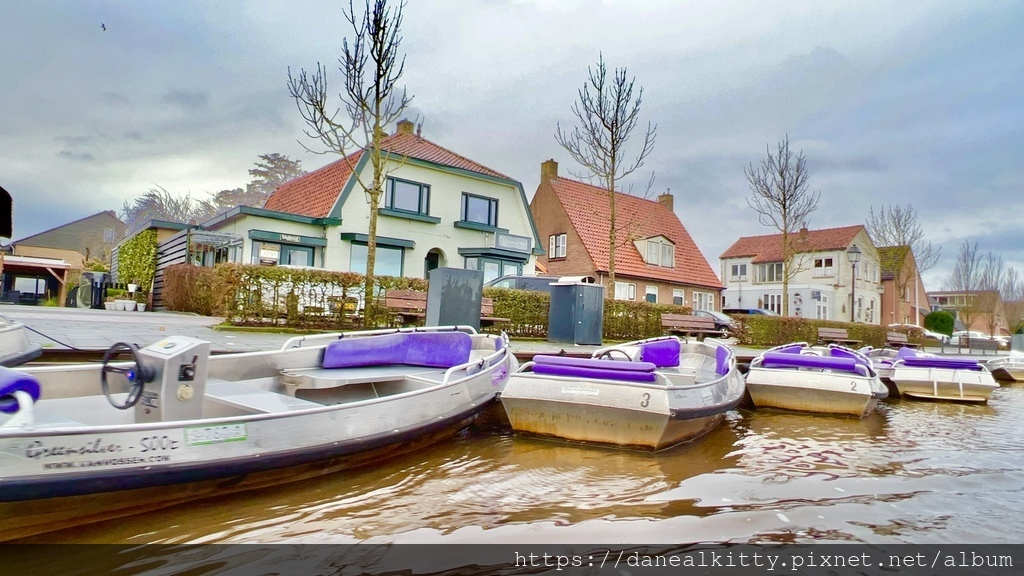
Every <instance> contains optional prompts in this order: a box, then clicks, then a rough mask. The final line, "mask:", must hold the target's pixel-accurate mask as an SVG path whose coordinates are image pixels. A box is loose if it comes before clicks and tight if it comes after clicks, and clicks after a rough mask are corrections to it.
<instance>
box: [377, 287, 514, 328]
mask: <svg viewBox="0 0 1024 576" xmlns="http://www.w3.org/2000/svg"><path fill="white" fill-rule="evenodd" d="M384 306H386V307H387V308H389V309H390V310H391V312H392V313H393V314H395V316H397V317H399V318H400V319H401V322H402V324H403V325H404V324H411V323H415V322H417V321H419V319H421V318H426V317H427V293H426V292H421V291H419V290H388V291H387V292H385V293H384ZM498 322H509V319H508V318H496V317H495V316H494V300H493V299H492V298H481V299H480V325H481V326H490V325H492V324H495V323H498Z"/></svg>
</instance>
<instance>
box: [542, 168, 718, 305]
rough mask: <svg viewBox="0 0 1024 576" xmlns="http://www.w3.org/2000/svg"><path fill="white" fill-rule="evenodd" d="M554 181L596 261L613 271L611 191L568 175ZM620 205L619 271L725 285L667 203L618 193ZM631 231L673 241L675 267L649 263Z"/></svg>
mask: <svg viewBox="0 0 1024 576" xmlns="http://www.w3.org/2000/svg"><path fill="white" fill-rule="evenodd" d="M550 183H551V187H552V189H553V190H554V192H555V196H556V197H557V198H558V201H559V202H560V203H561V204H562V207H563V208H564V209H565V212H566V214H568V216H569V220H570V222H572V226H573V228H575V229H576V232H577V233H578V234H579V235H580V238H581V239H582V240H583V244H584V246H585V247H586V249H587V253H589V254H590V258H591V260H593V262H594V265H595V266H596V267H597V269H598V270H601V271H607V270H608V236H609V233H610V232H611V218H610V215H611V211H610V209H609V206H608V195H607V192H606V191H605V190H604V189H602V188H598V187H596V186H591V185H590V184H585V183H583V182H577V181H576V180H569V179H568V178H552V179H551V180H550ZM615 208H616V212H617V218H616V225H617V226H618V228H619V239H620V241H621V244H620V246H619V247H618V248H617V249H616V250H615V273H616V274H622V275H624V276H633V277H638V278H650V279H652V280H663V281H666V282H676V283H679V284H690V285H695V286H706V287H709V288H718V289H720V288H722V283H721V281H719V279H718V276H716V275H715V273H714V272H713V271H712V270H711V266H710V265H709V264H708V261H707V259H705V258H704V255H703V254H701V253H700V250H699V249H698V248H697V244H695V243H694V241H693V238H691V237H690V234H689V233H688V232H687V231H686V228H684V227H683V223H682V222H680V221H679V217H678V216H676V215H675V213H674V212H673V211H672V210H669V209H668V207H667V206H665V205H664V204H661V203H660V202H656V201H653V200H644V199H643V198H637V197H636V196H630V195H629V194H623V193H621V192H616V196H615ZM625 234H629V236H630V237H631V238H633V239H636V240H640V239H644V238H652V237H656V236H664V237H666V238H668V239H669V240H671V241H672V242H673V243H674V244H675V247H676V265H675V268H665V267H661V266H653V265H649V264H647V263H645V262H644V259H643V256H642V255H641V254H640V252H638V251H637V249H636V246H634V245H633V243H632V241H630V240H628V239H624V238H623V236H624V235H625Z"/></svg>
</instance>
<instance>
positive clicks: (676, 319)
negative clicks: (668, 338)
mask: <svg viewBox="0 0 1024 576" xmlns="http://www.w3.org/2000/svg"><path fill="white" fill-rule="evenodd" d="M661 327H662V328H664V329H665V331H666V332H668V333H669V334H676V335H682V336H696V337H697V339H698V340H703V339H704V337H706V336H709V335H713V336H722V331H721V330H717V329H715V321H714V320H713V319H711V318H707V317H704V316H689V315H686V314H662V315H661Z"/></svg>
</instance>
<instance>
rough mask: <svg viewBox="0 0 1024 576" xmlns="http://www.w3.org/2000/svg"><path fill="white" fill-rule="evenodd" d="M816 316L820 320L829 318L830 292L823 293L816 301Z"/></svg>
mask: <svg viewBox="0 0 1024 576" xmlns="http://www.w3.org/2000/svg"><path fill="white" fill-rule="evenodd" d="M814 317H815V318H817V319H818V320H828V294H821V295H820V296H819V297H818V301H817V302H815V303H814Z"/></svg>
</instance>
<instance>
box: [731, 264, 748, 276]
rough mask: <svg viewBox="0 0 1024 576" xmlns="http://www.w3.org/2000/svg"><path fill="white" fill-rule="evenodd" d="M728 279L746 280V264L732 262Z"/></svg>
mask: <svg viewBox="0 0 1024 576" xmlns="http://www.w3.org/2000/svg"><path fill="white" fill-rule="evenodd" d="M731 272H732V273H731V274H730V279H731V280H746V279H747V265H746V264H733V265H732V269H731Z"/></svg>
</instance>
